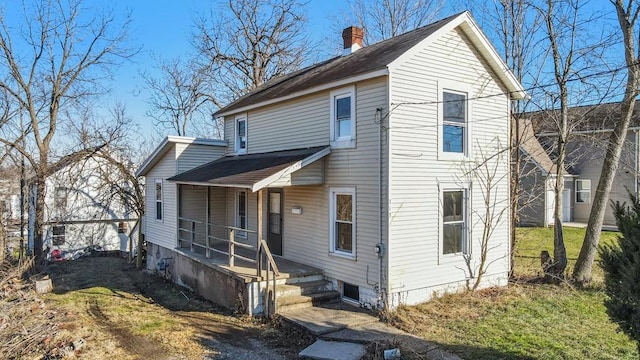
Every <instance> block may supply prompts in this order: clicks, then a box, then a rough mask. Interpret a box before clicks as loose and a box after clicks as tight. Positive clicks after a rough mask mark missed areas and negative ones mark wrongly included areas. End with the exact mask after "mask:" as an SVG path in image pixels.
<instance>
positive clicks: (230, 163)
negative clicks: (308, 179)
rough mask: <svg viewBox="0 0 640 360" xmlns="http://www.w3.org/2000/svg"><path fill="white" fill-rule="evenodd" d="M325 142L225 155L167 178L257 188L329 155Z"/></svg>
mask: <svg viewBox="0 0 640 360" xmlns="http://www.w3.org/2000/svg"><path fill="white" fill-rule="evenodd" d="M330 153H331V149H330V147H329V146H318V147H311V148H304V149H294V150H283V151H274V152H267V153H259V154H248V155H229V156H225V157H222V158H220V159H217V160H214V161H212V162H209V163H207V164H204V165H201V166H199V167H197V168H194V169H192V170H188V171H185V172H183V173H181V174H178V175H176V176H173V177H171V178H169V179H168V180H169V181H174V182H177V183H183V184H194V185H204V186H224V187H240V188H247V189H251V190H252V191H258V190H260V189H262V188H264V187H267V186H269V185H271V184H273V183H274V182H276V181H279V180H282V179H283V178H286V177H287V176H290V175H291V174H292V173H293V172H295V171H297V170H300V169H302V168H303V167H305V166H307V165H309V164H311V163H313V162H315V161H317V160H319V159H321V158H323V157H325V156H327V155H329V154H330Z"/></svg>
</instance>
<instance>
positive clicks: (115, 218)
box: [27, 153, 138, 260]
mask: <svg viewBox="0 0 640 360" xmlns="http://www.w3.org/2000/svg"><path fill="white" fill-rule="evenodd" d="M115 174H118V173H117V171H116V170H115V168H114V166H113V165H111V164H110V163H108V162H107V161H105V160H104V159H101V158H100V157H93V156H88V157H85V156H80V155H79V154H78V153H73V154H70V155H67V156H65V157H63V158H62V159H60V160H59V161H58V162H57V165H56V166H55V167H54V168H53V169H52V171H51V174H50V175H49V176H48V177H47V179H46V182H45V188H44V189H45V194H44V198H45V201H44V205H45V207H44V209H43V210H42V211H43V220H44V222H43V224H42V229H43V247H44V249H46V250H48V252H47V256H48V257H49V258H50V259H52V260H62V259H72V258H73V256H74V254H79V253H81V252H83V251H84V250H85V249H87V248H91V249H99V250H106V251H122V252H129V251H132V250H134V249H135V245H136V242H137V236H136V233H135V232H133V231H132V230H133V229H132V228H133V227H134V225H135V224H136V221H137V220H138V219H137V216H136V215H135V212H133V210H132V209H131V208H130V206H129V205H128V204H127V202H126V201H124V200H123V199H122V197H119V196H116V195H115V194H116V193H117V190H116V189H118V188H125V187H126V186H128V184H126V183H122V179H121V178H120V177H118V176H115ZM31 180H32V178H30V179H27V183H28V187H29V190H28V194H29V195H28V196H29V198H28V204H27V205H28V248H29V249H30V250H32V249H33V246H34V236H35V219H36V216H35V214H36V195H37V186H36V184H35V183H33V182H32V181H31ZM131 237H133V239H132V238H131ZM52 254H53V256H52Z"/></svg>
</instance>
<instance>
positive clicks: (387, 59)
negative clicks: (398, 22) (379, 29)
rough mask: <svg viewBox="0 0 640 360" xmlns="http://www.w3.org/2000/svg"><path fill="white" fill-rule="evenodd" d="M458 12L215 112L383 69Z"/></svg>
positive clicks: (299, 73) (313, 67)
mask: <svg viewBox="0 0 640 360" xmlns="http://www.w3.org/2000/svg"><path fill="white" fill-rule="evenodd" d="M460 14H461V13H460ZM460 14H456V15H452V16H450V17H448V18H445V19H442V20H440V21H437V22H434V23H432V24H429V25H427V26H424V27H421V28H418V29H415V30H412V31H410V32H407V33H405V34H402V35H398V36H396V37H393V38H390V39H387V40H384V41H381V42H379V43H377V44H373V45H370V46H365V47H363V48H362V49H359V50H358V51H356V52H354V53H352V54H350V55H347V56H339V57H335V58H332V59H329V60H326V61H323V62H320V63H317V64H314V65H311V66H309V67H307V68H304V69H301V70H298V71H296V72H293V73H291V74H287V75H283V76H279V77H277V78H273V79H271V80H269V81H267V82H266V83H264V84H263V85H262V86H259V87H258V88H256V89H254V90H253V91H251V92H250V93H248V94H247V95H245V96H243V97H241V98H239V99H238V100H236V101H234V102H232V103H231V104H229V105H227V106H225V107H224V108H222V109H220V110H218V111H217V112H216V113H215V114H214V116H218V114H222V113H226V112H229V111H233V110H237V109H240V108H243V107H245V106H250V105H254V104H258V103H261V102H264V101H268V100H273V99H276V98H279V97H282V96H287V95H290V94H293V93H296V92H299V91H303V90H305V89H310V88H313V87H316V86H320V85H324V84H327V83H330V82H333V81H337V80H341V79H344V78H345V77H351V76H356V75H360V74H365V73H368V72H372V71H376V70H381V69H384V68H385V67H386V66H387V65H388V64H390V63H391V62H393V60H395V59H397V58H398V57H399V56H400V55H402V54H404V53H405V52H406V51H408V50H409V49H411V48H412V47H413V46H415V45H416V44H418V43H419V42H420V41H422V40H424V39H425V38H427V37H428V36H429V35H431V34H433V33H434V32H435V31H437V30H438V29H440V28H442V27H443V26H445V25H446V24H447V23H449V22H450V21H451V20H453V19H454V18H456V17H458V16H459V15H460Z"/></svg>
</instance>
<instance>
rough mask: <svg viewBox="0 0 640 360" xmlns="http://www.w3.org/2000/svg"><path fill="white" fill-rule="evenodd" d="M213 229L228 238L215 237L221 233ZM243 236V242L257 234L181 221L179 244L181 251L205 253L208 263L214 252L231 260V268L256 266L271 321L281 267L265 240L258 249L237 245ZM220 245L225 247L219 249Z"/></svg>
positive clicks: (243, 244) (251, 245)
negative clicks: (237, 264) (239, 262)
mask: <svg viewBox="0 0 640 360" xmlns="http://www.w3.org/2000/svg"><path fill="white" fill-rule="evenodd" d="M212 229H218V230H220V229H222V230H224V231H225V233H226V234H228V236H229V238H228V239H227V238H222V237H220V236H214V235H212V233H220V232H221V231H213V230H212ZM241 234H242V235H244V236H242V238H248V237H249V234H257V232H256V231H253V230H248V229H241V228H237V227H233V226H222V225H216V224H211V223H209V224H205V222H203V221H199V220H194V219H188V218H182V217H180V218H178V241H179V245H180V247H181V248H184V247H185V246H186V247H188V248H189V250H190V251H191V252H195V251H196V249H204V253H205V256H206V258H208V259H209V258H211V252H215V253H218V254H222V255H225V256H227V258H228V264H229V266H235V262H236V259H239V260H243V261H246V262H249V263H252V264H255V266H256V275H257V277H258V279H259V280H265V287H264V289H258V290H259V291H264V298H263V309H264V311H263V312H264V314H265V316H267V317H270V316H272V315H273V314H275V313H276V311H277V308H276V307H277V304H276V291H275V289H276V280H277V278H278V276H280V271H279V269H278V265H277V264H276V261H275V259H274V258H273V254H272V253H271V250H270V249H269V245H268V244H267V242H266V241H265V240H264V239H259V240H258V241H256V245H253V244H248V243H246V242H241V241H237V237H238V235H241ZM220 244H223V245H222V246H217V247H216V245H220ZM252 255H253V256H252ZM269 283H271V284H269ZM259 286H260V285H259ZM270 287H271V288H270Z"/></svg>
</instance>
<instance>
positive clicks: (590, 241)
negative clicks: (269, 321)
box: [573, 0, 640, 285]
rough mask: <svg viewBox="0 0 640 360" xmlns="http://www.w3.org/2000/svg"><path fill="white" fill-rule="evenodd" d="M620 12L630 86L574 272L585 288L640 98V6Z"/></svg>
mask: <svg viewBox="0 0 640 360" xmlns="http://www.w3.org/2000/svg"><path fill="white" fill-rule="evenodd" d="M611 3H612V4H613V6H614V7H615V9H616V14H617V17H618V24H619V26H620V31H621V32H622V36H623V44H624V59H625V63H626V65H627V83H626V86H625V93H624V98H623V100H622V103H621V111H620V118H619V120H618V121H617V122H616V125H615V127H614V129H613V131H612V132H611V135H610V136H609V140H608V145H607V151H606V155H605V158H604V162H603V164H602V171H601V173H600V180H599V181H598V187H597V189H596V194H595V197H594V199H593V205H592V206H591V213H590V214H589V222H588V224H587V231H586V233H585V237H584V241H583V243H582V248H581V249H580V254H579V255H578V260H577V262H576V266H575V268H574V271H573V277H574V280H575V281H576V282H577V283H578V284H581V285H584V284H586V283H588V282H589V281H590V280H591V270H592V267H593V261H594V259H595V255H596V252H597V248H598V243H599V241H600V233H601V232H602V222H603V220H604V214H605V210H606V207H607V203H608V201H609V192H610V191H611V188H612V186H613V181H614V178H615V174H616V171H617V170H618V165H619V162H620V154H621V152H622V148H623V147H624V141H625V138H626V136H627V131H628V129H629V123H630V122H631V116H632V115H633V109H634V107H635V103H636V98H637V97H638V95H640V89H638V87H639V86H640V65H639V64H638V58H639V55H640V54H639V53H638V49H636V36H637V34H636V29H635V27H636V21H637V19H638V14H639V13H640V3H639V2H638V1H637V0H628V1H626V2H624V1H623V0H611Z"/></svg>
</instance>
